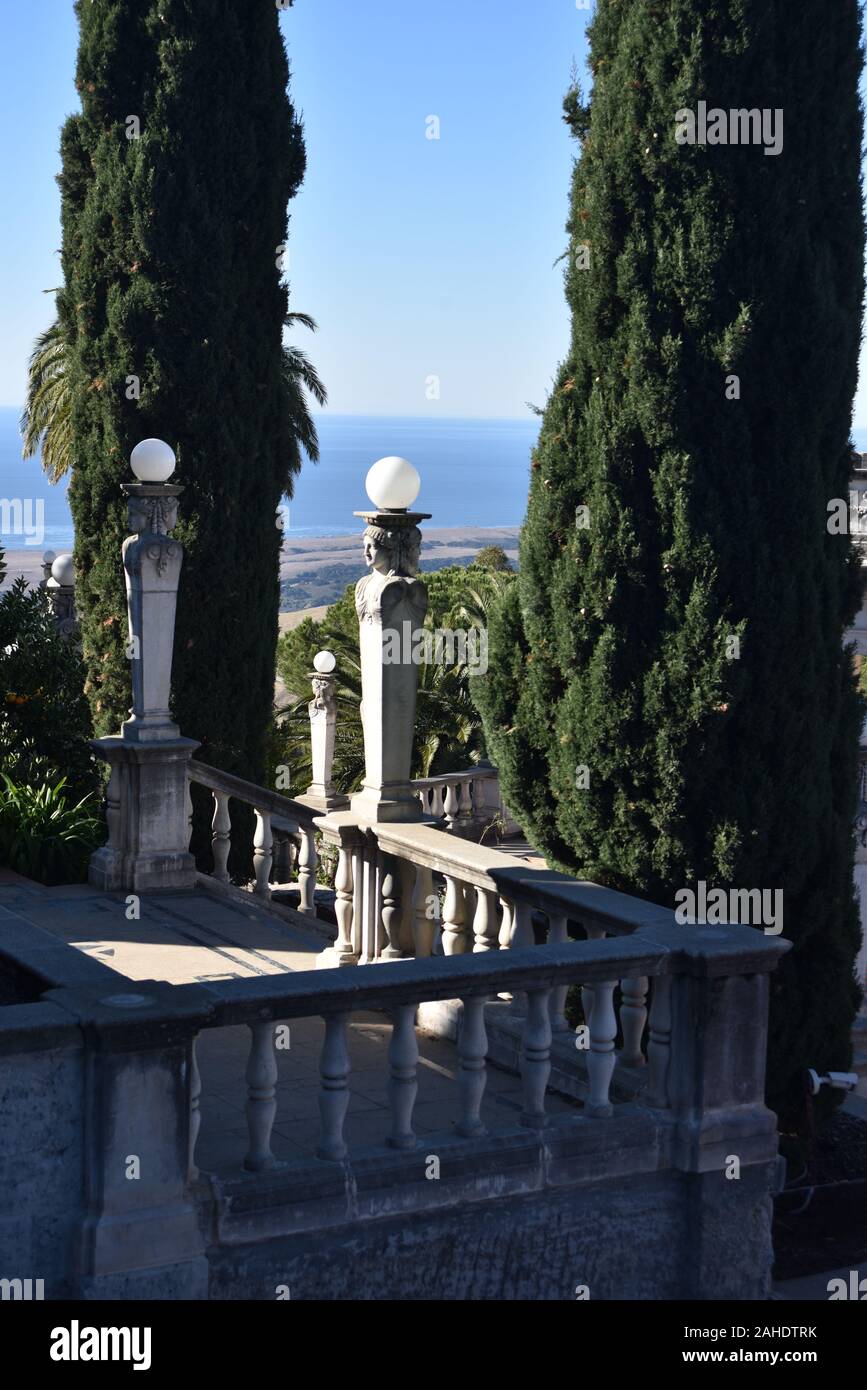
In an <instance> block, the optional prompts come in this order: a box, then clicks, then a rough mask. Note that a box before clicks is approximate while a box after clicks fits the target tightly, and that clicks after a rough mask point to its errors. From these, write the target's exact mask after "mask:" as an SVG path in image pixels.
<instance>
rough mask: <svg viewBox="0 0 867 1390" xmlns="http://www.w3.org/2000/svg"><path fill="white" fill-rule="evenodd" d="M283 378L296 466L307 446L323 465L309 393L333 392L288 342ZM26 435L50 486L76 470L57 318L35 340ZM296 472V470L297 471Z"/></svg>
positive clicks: (299, 317)
mask: <svg viewBox="0 0 867 1390" xmlns="http://www.w3.org/2000/svg"><path fill="white" fill-rule="evenodd" d="M52 292H53V291H52ZM284 322H285V324H286V326H287V327H292V326H293V325H294V324H296V323H300V324H301V325H302V326H303V327H304V328H309V329H310V331H311V333H315V332H316V322H315V320H314V319H312V318H311V317H310V315H309V314H287V315H286V318H285V320H284ZM283 380H284V383H285V387H286V396H287V400H288V404H289V410H290V413H291V416H292V423H293V428H294V431H295V440H296V445H295V448H296V455H297V457H296V460H295V462H296V464H297V466H298V467H300V464H301V453H300V451H301V449H302V448H303V449H304V451H305V453H306V454H307V456H308V458H310V459H311V460H312V462H313V463H318V461H319V439H318V436H317V434H316V425H315V424H314V422H313V416H312V415H311V413H310V407H309V405H308V403H307V397H306V396H305V394H304V391H305V389H306V390H307V391H309V392H310V394H311V396H313V398H314V399H315V400H316V402H317V404H319V405H324V404H325V402H326V400H327V399H328V394H327V392H326V390H325V387H324V386H323V384H322V381H321V379H320V377H319V373H318V372H317V370H316V368H315V367H314V366H313V364H312V362H311V361H310V359H309V358H308V356H307V354H306V353H304V352H302V351H301V349H300V348H296V347H291V346H290V345H289V344H285V343H284V345H283ZM21 435H22V439H23V441H24V447H23V449H22V454H23V456H24V458H32V456H33V455H34V454H35V453H37V452H38V451H39V450H40V449H41V451H42V467H43V469H44V470H45V473H46V475H47V477H48V480H49V482H51V483H59V482H60V480H61V478H64V477H65V476H66V474H67V473H68V472H69V470H70V468H71V466H72V454H71V445H72V398H71V395H70V391H69V381H68V379H67V375H66V342H65V340H64V337H63V331H62V329H61V326H60V322H59V320H57V319H56V320H55V321H54V323H52V324H51V325H50V326H49V327H48V328H46V330H45V332H44V333H41V334H40V335H39V337H38V338H37V339H36V343H35V346H34V348H33V352H32V353H31V355H30V362H29V365H28V369H27V404H26V405H25V407H24V410H23V412H22V415H21ZM291 471H292V472H297V468H295V469H293V470H291Z"/></svg>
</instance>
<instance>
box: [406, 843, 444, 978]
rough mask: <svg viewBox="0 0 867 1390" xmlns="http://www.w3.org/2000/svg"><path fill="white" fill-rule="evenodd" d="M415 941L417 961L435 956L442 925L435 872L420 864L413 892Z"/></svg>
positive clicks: (416, 872)
mask: <svg viewBox="0 0 867 1390" xmlns="http://www.w3.org/2000/svg"><path fill="white" fill-rule="evenodd" d="M412 902H413V939H414V947H415V956H416V960H423V959H424V958H425V957H426V956H431V955H433V951H434V947H435V945H436V939H437V932H438V931H439V925H440V900H439V894H438V893H437V892H436V891H435V890H434V881H433V870H432V869H428V868H427V867H426V866H425V865H423V864H420V865H419V866H418V868H417V869H416V871H415V890H414V892H413V900H412Z"/></svg>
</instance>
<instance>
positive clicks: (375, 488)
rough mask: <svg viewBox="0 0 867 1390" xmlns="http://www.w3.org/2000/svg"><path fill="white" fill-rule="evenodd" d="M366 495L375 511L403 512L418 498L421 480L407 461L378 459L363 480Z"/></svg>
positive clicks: (392, 457)
mask: <svg viewBox="0 0 867 1390" xmlns="http://www.w3.org/2000/svg"><path fill="white" fill-rule="evenodd" d="M364 485H365V487H366V489H367V495H368V497H369V498H370V500H371V502H372V503H373V505H374V506H375V507H376V509H377V511H381V512H405V511H406V510H407V509H408V508H409V507H411V506H412V504H413V502H414V501H415V499H416V498H417V497H418V493H419V488H420V487H421V478H420V477H419V473H418V469H416V468H413V466H412V464H411V463H410V461H409V459H402V458H397V457H395V456H389V457H388V458H384V459H378V460H377V462H376V463H375V464H374V465H373V467H372V468H371V469H370V471H369V473H368V475H367V478H366V479H365V484H364Z"/></svg>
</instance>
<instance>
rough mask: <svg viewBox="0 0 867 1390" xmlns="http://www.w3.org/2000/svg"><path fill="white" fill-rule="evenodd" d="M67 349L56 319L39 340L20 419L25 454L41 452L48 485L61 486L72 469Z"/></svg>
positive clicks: (33, 357) (32, 355) (70, 406)
mask: <svg viewBox="0 0 867 1390" xmlns="http://www.w3.org/2000/svg"><path fill="white" fill-rule="evenodd" d="M66 367H67V346H66V340H65V337H64V334H63V330H62V328H61V325H60V323H59V322H58V321H57V320H55V322H54V323H52V324H51V325H50V327H48V328H46V330H45V332H44V333H41V334H40V335H39V337H38V338H37V339H36V344H35V346H34V348H33V352H32V353H31V355H30V364H29V368H28V373H27V405H26V406H25V409H24V412H23V414H22V416H21V433H22V438H23V441H24V447H23V449H22V454H23V456H24V458H31V457H32V455H33V454H35V453H36V452H37V451H38V450H41V459H42V467H43V470H44V472H45V473H46V474H47V475H48V480H49V482H52V483H58V482H60V479H61V478H62V477H64V475H65V474H66V473H68V472H69V469H70V467H71V466H72V401H71V397H70V393H69V376H68V373H67V370H66Z"/></svg>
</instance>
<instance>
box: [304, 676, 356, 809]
mask: <svg viewBox="0 0 867 1390" xmlns="http://www.w3.org/2000/svg"><path fill="white" fill-rule="evenodd" d="M336 665H337V660H336V658H335V656H334V653H333V652H317V653H316V655H315V656H314V658H313V670H312V671H311V672H310V682H311V685H312V686H313V699H312V700H311V701H310V703H309V705H308V706H307V713H308V714H309V716H310V751H311V761H312V764H313V781H312V782H311V783H310V786H309V787H308V788H307V791H306V792H305V793H304V795H303V796H302V797H299V798H298V799H299V800H300V801H303V802H304V804H305V805H306V806H312V807H314V808H315V809H316V810H319V811H334V810H337V809H338V808H342V807H344V806H346V805H348V799H347V797H345V796H343V795H342V793H340V792H339V791H338V790H337V788H336V787H335V785H334V783H333V781H332V780H331V775H332V771H333V767H334V735H335V730H336V727H337V705H336V703H335V699H334V668H335V667H336Z"/></svg>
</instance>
